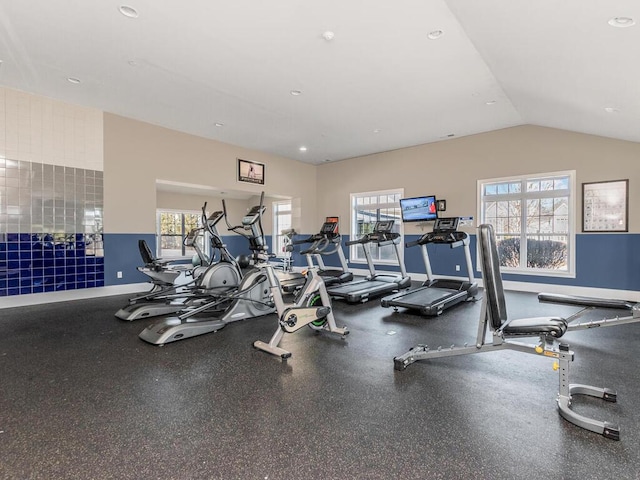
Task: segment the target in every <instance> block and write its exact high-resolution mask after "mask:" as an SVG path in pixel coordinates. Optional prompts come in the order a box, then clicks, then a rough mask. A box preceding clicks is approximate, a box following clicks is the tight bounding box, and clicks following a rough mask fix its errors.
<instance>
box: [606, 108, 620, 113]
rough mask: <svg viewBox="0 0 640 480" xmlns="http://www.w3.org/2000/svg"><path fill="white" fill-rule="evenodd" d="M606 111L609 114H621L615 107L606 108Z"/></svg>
mask: <svg viewBox="0 0 640 480" xmlns="http://www.w3.org/2000/svg"><path fill="white" fill-rule="evenodd" d="M604 111H605V112H607V113H618V112H620V110H618V109H617V108H615V107H604Z"/></svg>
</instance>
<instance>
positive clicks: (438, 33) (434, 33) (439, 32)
mask: <svg viewBox="0 0 640 480" xmlns="http://www.w3.org/2000/svg"><path fill="white" fill-rule="evenodd" d="M442 35H444V32H443V31H442V30H433V31H432V32H429V33H428V34H427V38H428V39H429V40H435V39H437V38H440V37H441V36H442Z"/></svg>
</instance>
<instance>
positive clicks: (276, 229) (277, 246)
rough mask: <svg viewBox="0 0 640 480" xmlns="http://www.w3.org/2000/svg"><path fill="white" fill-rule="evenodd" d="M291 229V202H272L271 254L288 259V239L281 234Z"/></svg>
mask: <svg viewBox="0 0 640 480" xmlns="http://www.w3.org/2000/svg"><path fill="white" fill-rule="evenodd" d="M290 229H291V200H282V201H278V202H273V250H274V251H273V253H275V254H276V255H277V256H278V257H279V258H283V257H288V256H290V254H288V252H287V251H286V246H287V242H288V238H287V236H286V235H283V234H282V232H283V231H286V230H290Z"/></svg>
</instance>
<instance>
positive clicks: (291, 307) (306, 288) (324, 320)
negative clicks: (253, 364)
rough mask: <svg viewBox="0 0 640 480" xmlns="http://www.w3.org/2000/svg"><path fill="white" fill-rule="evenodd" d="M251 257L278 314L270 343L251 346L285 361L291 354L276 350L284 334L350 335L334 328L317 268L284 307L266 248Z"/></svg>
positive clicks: (325, 290)
mask: <svg viewBox="0 0 640 480" xmlns="http://www.w3.org/2000/svg"><path fill="white" fill-rule="evenodd" d="M263 198H264V193H263V194H262V196H261V197H260V207H261V209H260V211H261V212H262V202H263ZM254 255H255V256H256V258H257V263H256V267H257V268H259V269H260V270H261V271H262V272H264V274H266V277H267V279H268V281H269V290H270V291H271V298H272V301H273V304H274V305H275V309H276V313H277V314H278V326H277V328H276V331H275V333H274V334H273V336H272V337H271V340H269V343H266V342H262V341H260V340H258V341H255V342H253V346H254V347H255V348H257V349H259V350H263V351H265V352H268V353H271V354H272V355H276V356H279V357H281V358H282V359H287V358H289V357H291V352H289V351H288V350H285V349H283V348H280V347H279V346H278V345H279V344H280V341H281V340H282V338H283V337H284V334H285V333H294V332H296V331H298V330H300V329H301V328H303V327H304V326H307V325H308V326H309V327H311V328H312V329H314V330H317V331H326V332H329V333H335V334H338V335H341V336H342V337H345V336H346V335H348V334H349V330H347V328H346V327H341V328H339V327H338V326H336V321H335V318H334V317H333V311H332V308H331V299H330V298H329V294H328V293H327V289H326V287H325V284H324V280H323V279H322V277H321V276H320V275H319V274H318V268H317V267H312V268H309V269H308V270H307V273H306V275H305V283H304V285H303V287H302V288H301V289H300V290H299V291H298V292H297V293H296V296H295V299H294V301H293V302H291V303H286V302H285V301H284V299H283V296H282V289H281V288H280V282H279V280H278V276H277V274H276V270H275V267H274V266H273V265H272V264H271V263H270V262H269V261H268V260H269V255H268V253H267V249H266V246H262V247H261V248H257V249H256V250H255V251H254Z"/></svg>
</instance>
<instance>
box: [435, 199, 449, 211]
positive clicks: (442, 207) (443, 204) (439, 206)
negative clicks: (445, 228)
mask: <svg viewBox="0 0 640 480" xmlns="http://www.w3.org/2000/svg"><path fill="white" fill-rule="evenodd" d="M436 210H437V211H438V212H444V211H446V210H447V201H446V200H436Z"/></svg>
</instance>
